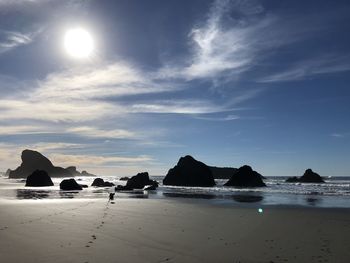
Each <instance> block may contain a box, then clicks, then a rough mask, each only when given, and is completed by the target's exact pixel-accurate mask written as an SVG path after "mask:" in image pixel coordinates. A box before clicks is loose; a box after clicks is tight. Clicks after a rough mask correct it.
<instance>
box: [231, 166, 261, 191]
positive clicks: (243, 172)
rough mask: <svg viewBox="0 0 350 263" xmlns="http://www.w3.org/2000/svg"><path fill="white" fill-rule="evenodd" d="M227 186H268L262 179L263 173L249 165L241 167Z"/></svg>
mask: <svg viewBox="0 0 350 263" xmlns="http://www.w3.org/2000/svg"><path fill="white" fill-rule="evenodd" d="M225 186H235V187H263V186H266V184H265V183H264V181H263V180H262V175H261V174H259V173H258V172H256V171H253V169H252V168H251V167H250V166H248V165H244V166H242V167H240V168H239V169H238V170H237V171H236V172H235V173H234V174H233V175H232V177H231V179H230V180H228V182H227V183H226V184H225Z"/></svg>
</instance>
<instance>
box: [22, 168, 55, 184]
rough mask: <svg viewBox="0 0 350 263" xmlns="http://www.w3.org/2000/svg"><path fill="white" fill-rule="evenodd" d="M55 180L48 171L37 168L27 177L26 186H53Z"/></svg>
mask: <svg viewBox="0 0 350 263" xmlns="http://www.w3.org/2000/svg"><path fill="white" fill-rule="evenodd" d="M53 185H54V184H53V182H52V180H51V178H50V176H49V175H48V174H47V172H45V171H43V170H36V171H34V172H33V173H32V174H31V175H29V176H28V177H27V180H26V186H37V187H39V186H53Z"/></svg>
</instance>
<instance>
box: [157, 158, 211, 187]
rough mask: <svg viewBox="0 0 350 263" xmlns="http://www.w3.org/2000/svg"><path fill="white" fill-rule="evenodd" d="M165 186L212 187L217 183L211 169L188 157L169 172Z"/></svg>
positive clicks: (164, 182)
mask: <svg viewBox="0 0 350 263" xmlns="http://www.w3.org/2000/svg"><path fill="white" fill-rule="evenodd" d="M163 184H164V185H175V186H201V187H210V186H214V185H215V181H214V177H213V174H212V172H211V170H210V168H209V167H208V166H207V165H206V164H204V163H202V162H199V161H197V160H196V159H194V158H193V157H192V156H189V155H187V156H185V157H181V158H180V160H179V161H178V163H177V164H176V165H175V166H174V167H173V168H171V169H170V170H169V171H168V173H167V175H166V176H165V178H164V180H163Z"/></svg>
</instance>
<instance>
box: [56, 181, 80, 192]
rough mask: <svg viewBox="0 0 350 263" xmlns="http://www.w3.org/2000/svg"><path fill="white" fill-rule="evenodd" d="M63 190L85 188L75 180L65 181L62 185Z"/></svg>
mask: <svg viewBox="0 0 350 263" xmlns="http://www.w3.org/2000/svg"><path fill="white" fill-rule="evenodd" d="M60 189H61V190H83V187H82V186H81V185H79V184H78V183H77V182H76V181H75V180H74V179H65V180H63V181H62V182H61V183H60Z"/></svg>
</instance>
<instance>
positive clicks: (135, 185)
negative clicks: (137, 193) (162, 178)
mask: <svg viewBox="0 0 350 263" xmlns="http://www.w3.org/2000/svg"><path fill="white" fill-rule="evenodd" d="M146 185H148V186H153V187H155V188H157V187H158V182H157V181H154V180H150V179H149V175H148V173H147V172H143V173H138V174H137V175H135V176H133V177H131V178H130V179H129V180H128V181H127V182H126V187H127V188H128V189H143V188H144V187H145V186H146Z"/></svg>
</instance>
